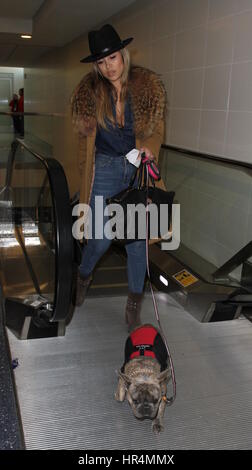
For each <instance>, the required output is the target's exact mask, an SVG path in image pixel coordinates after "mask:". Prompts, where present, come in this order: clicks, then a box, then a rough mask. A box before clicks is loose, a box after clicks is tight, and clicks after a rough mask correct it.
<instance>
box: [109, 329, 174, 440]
mask: <svg viewBox="0 0 252 470" xmlns="http://www.w3.org/2000/svg"><path fill="white" fill-rule="evenodd" d="M167 359H168V353H167V350H166V347H165V344H164V342H163V339H162V337H161V335H160V333H159V331H158V330H157V329H156V328H155V327H154V326H153V325H150V324H146V325H141V326H140V327H138V328H136V329H135V330H133V331H132V332H131V334H130V336H129V337H128V338H127V340H126V344H125V361H124V364H123V367H122V368H121V370H120V371H119V372H118V375H119V377H118V386H117V390H116V393H115V399H116V400H117V401H119V402H123V401H124V400H125V397H126V398H127V400H128V402H129V404H130V406H131V408H132V411H133V414H134V416H135V417H136V418H138V419H140V420H143V419H150V420H153V422H152V430H153V432H154V433H155V434H159V433H160V432H161V431H163V430H164V425H163V416H164V411H165V407H166V391H167V384H168V382H169V380H170V378H171V371H170V367H168V366H167Z"/></svg>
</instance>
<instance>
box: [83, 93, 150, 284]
mask: <svg viewBox="0 0 252 470" xmlns="http://www.w3.org/2000/svg"><path fill="white" fill-rule="evenodd" d="M112 108H113V113H114V116H115V107H114V103H113V101H112ZM124 117H125V124H124V127H123V128H119V127H118V125H116V127H113V126H112V124H111V123H110V122H108V121H107V125H108V130H106V129H103V128H99V127H97V135H96V142H95V146H96V154H95V177H94V183H93V188H92V194H91V200H90V208H91V211H92V238H90V239H89V240H88V244H87V245H85V246H84V248H83V254H82V261H81V264H80V267H79V271H80V274H81V276H82V277H84V278H86V277H88V276H89V275H90V274H91V273H92V271H93V269H94V267H95V265H96V263H97V262H98V261H99V260H100V258H101V257H102V255H103V254H104V253H105V252H106V251H107V250H108V248H109V247H110V245H111V243H112V240H110V239H108V238H106V236H105V234H104V226H105V224H106V222H108V220H109V217H108V216H104V209H105V206H106V198H108V197H111V196H113V195H115V194H117V193H119V192H120V191H122V190H124V189H126V188H127V187H128V185H129V182H130V179H131V177H132V175H133V174H134V173H135V172H136V170H137V169H136V167H135V166H134V165H132V164H131V163H129V162H128V160H127V159H126V158H125V155H126V154H127V153H128V152H129V151H130V150H132V149H133V148H134V147H135V134H134V123H133V115H132V112H131V107H130V100H129V99H128V100H127V102H126V104H125V114H124ZM96 196H103V203H102V204H101V203H99V204H96V206H95V197H96ZM100 201H102V200H101V199H100ZM95 220H99V222H100V223H99V224H98V225H99V226H98V227H97V224H96V233H95ZM98 237H99V238H98ZM125 248H126V251H127V270H128V285H129V291H130V292H132V293H142V291H143V286H144V279H145V274H146V254H145V240H136V241H133V242H132V241H130V242H129V243H126V244H125Z"/></svg>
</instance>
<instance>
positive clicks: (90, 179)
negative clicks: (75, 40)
mask: <svg viewBox="0 0 252 470" xmlns="http://www.w3.org/2000/svg"><path fill="white" fill-rule="evenodd" d="M88 39H89V48H90V52H91V55H89V56H88V57H85V58H84V59H82V60H81V62H88V63H92V64H93V69H92V71H91V73H88V74H87V75H86V76H84V78H83V79H82V80H81V82H80V83H79V85H78V86H77V87H76V89H75V90H74V92H73V95H72V98H71V104H72V116H73V125H74V128H75V130H76V131H77V132H78V134H79V138H80V141H79V150H80V154H79V167H80V178H81V179H80V203H85V204H89V206H90V208H91V211H92V222H93V221H94V220H95V218H96V217H95V216H98V218H99V220H102V216H103V214H100V212H99V213H98V214H97V213H95V210H96V207H95V198H96V196H103V204H104V207H103V213H104V209H105V206H106V198H108V197H111V196H113V195H114V194H116V193H119V192H120V191H123V190H124V189H126V188H127V187H128V185H129V182H130V180H131V178H132V176H133V174H134V173H135V172H136V171H137V170H136V166H134V165H133V164H131V163H129V161H128V160H127V158H126V155H127V154H128V153H129V152H130V151H132V150H134V149H135V150H136V152H138V155H139V153H142V152H145V154H146V156H147V157H148V158H149V159H151V160H152V159H154V158H156V159H157V158H158V154H159V149H160V146H161V143H162V141H163V137H164V115H165V106H166V93H165V88H164V85H163V83H162V81H161V80H160V78H159V76H158V75H157V74H156V73H154V72H152V71H150V70H148V69H146V68H144V67H139V66H131V65H130V55H129V51H128V50H127V48H126V46H127V44H129V43H130V42H131V41H132V40H133V38H128V39H125V40H121V38H120V36H119V35H118V33H117V32H116V31H115V29H114V28H113V26H112V25H109V24H107V25H105V26H103V27H102V28H101V29H100V30H98V31H90V32H89V35H88ZM159 183H160V182H158V184H157V186H158V185H159V187H164V185H163V183H162V182H161V184H159ZM103 220H104V225H105V224H106V222H107V220H108V217H106V216H105V217H104V218H103ZM104 225H103V231H104ZM111 243H112V240H110V239H108V238H106V235H105V233H103V237H100V238H98V237H97V238H95V234H94V227H93V226H92V238H91V237H89V239H88V240H87V243H85V244H84V247H83V253H82V261H81V264H80V266H79V272H78V278H77V291H76V292H77V293H76V301H75V305H81V304H82V303H83V301H84V298H85V294H86V291H87V288H88V285H89V283H90V281H91V279H92V271H93V269H94V267H95V265H96V264H97V262H98V261H99V260H100V258H101V257H102V255H103V254H104V253H105V252H106V251H107V250H108V248H109V247H110V245H111ZM125 248H126V252H127V270H128V285H129V293H128V298H127V304H126V311H125V320H126V323H127V325H128V330H129V331H131V330H132V329H133V328H135V327H136V326H138V325H140V324H141V319H140V309H141V302H142V298H143V289H144V281H145V275H146V252H145V240H134V241H130V242H126V245H125Z"/></svg>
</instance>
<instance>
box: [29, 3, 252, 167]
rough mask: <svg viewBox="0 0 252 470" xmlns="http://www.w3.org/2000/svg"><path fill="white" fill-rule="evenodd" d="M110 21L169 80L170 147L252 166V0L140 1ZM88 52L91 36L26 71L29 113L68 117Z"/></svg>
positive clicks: (137, 55) (135, 53)
mask: <svg viewBox="0 0 252 470" xmlns="http://www.w3.org/2000/svg"><path fill="white" fill-rule="evenodd" d="M111 21H112V22H113V24H114V26H115V27H116V28H117V29H118V31H119V33H120V35H121V37H122V38H126V37H128V36H131V35H132V36H134V37H135V40H134V41H133V43H132V45H130V50H131V53H132V57H133V61H134V62H137V63H139V64H141V65H145V66H147V67H150V68H152V69H154V70H156V71H157V72H158V73H160V74H162V77H163V80H164V82H165V85H166V89H167V94H168V102H169V116H168V119H167V130H166V143H170V144H172V145H176V146H180V147H183V148H189V149H193V150H199V151H201V152H205V153H210V154H215V155H223V156H226V157H228V158H231V159H232V158H234V159H238V160H242V161H250V162H251V161H252V132H251V128H252V92H251V89H252V86H251V85H252V39H251V38H252V35H251V30H252V0H138V1H136V2H135V4H133V5H132V6H130V7H129V8H127V9H125V10H124V11H123V12H122V13H120V14H118V15H117V16H116V17H114V18H112V20H111ZM87 53H88V45H87V37H86V35H84V36H83V37H82V38H79V39H77V40H75V41H74V42H73V43H72V44H70V45H69V46H67V47H65V48H63V49H60V50H59V51H58V52H57V53H56V54H55V53H54V54H51V55H48V56H47V57H45V58H44V59H42V60H41V61H40V62H39V64H38V66H37V67H36V68H34V69H29V70H26V72H27V76H28V77H29V78H28V79H27V80H26V81H25V87H26V100H28V102H27V109H28V107H29V109H30V110H34V111H51V112H66V110H67V103H68V99H69V96H70V94H71V91H72V89H73V87H74V85H75V84H76V83H77V82H78V81H79V80H80V78H81V77H82V75H83V74H84V73H86V72H87V70H89V68H88V66H86V65H83V64H80V63H79V59H80V58H81V57H83V56H84V55H85V54H87ZM69 132H71V131H70V130H69Z"/></svg>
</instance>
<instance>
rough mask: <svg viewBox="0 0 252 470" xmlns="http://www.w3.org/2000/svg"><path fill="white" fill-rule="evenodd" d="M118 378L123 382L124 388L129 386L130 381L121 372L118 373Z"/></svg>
mask: <svg viewBox="0 0 252 470" xmlns="http://www.w3.org/2000/svg"><path fill="white" fill-rule="evenodd" d="M118 376H119V377H120V378H121V379H122V380H123V381H124V383H125V385H126V387H129V386H130V384H131V379H130V378H129V377H128V376H127V375H126V374H124V373H123V372H121V371H120V370H119V371H118Z"/></svg>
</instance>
